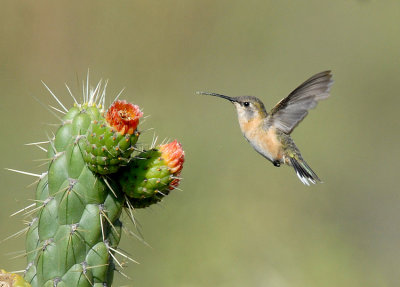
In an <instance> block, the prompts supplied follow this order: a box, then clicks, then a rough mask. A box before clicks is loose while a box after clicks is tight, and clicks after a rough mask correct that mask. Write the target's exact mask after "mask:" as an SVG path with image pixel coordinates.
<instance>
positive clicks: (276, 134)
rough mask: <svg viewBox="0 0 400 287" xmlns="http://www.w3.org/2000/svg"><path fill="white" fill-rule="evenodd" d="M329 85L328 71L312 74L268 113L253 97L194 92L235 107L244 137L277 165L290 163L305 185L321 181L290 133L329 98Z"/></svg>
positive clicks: (257, 99) (330, 84) (258, 100)
mask: <svg viewBox="0 0 400 287" xmlns="http://www.w3.org/2000/svg"><path fill="white" fill-rule="evenodd" d="M332 84H333V80H332V74H331V71H324V72H321V73H318V74H315V75H314V76H312V77H311V78H309V79H308V80H306V81H305V82H304V83H302V84H301V85H300V86H298V87H297V88H296V89H295V90H294V91H293V92H291V93H290V94H289V95H288V96H287V97H286V98H283V99H282V100H281V101H280V102H279V103H278V104H276V105H275V107H274V108H273V109H272V110H271V111H270V112H269V113H268V112H267V111H266V109H265V106H264V104H263V102H262V101H261V100H260V99H259V98H256V97H253V96H240V97H228V96H225V95H221V94H217V93H208V92H197V94H200V95H209V96H215V97H219V98H223V99H226V100H228V101H230V102H231V103H233V104H234V105H235V107H236V112H237V115H238V120H239V125H240V129H241V130H242V133H243V135H244V137H245V138H246V140H247V141H248V142H249V143H250V144H251V145H252V147H253V148H254V149H255V150H256V151H257V152H258V153H260V154H261V155H262V156H263V157H265V158H266V159H268V160H269V161H271V162H272V163H273V165H274V166H276V167H279V166H281V165H282V164H286V165H289V166H292V167H293V168H294V170H295V172H296V174H297V176H298V178H299V179H300V180H301V182H302V183H303V184H305V185H310V183H312V184H315V183H317V182H322V181H321V179H320V178H319V177H318V176H317V174H316V173H315V172H314V171H313V170H312V169H311V168H310V166H309V165H308V164H307V163H306V161H305V160H304V159H303V157H302V155H301V153H300V150H299V149H298V148H297V146H296V145H295V143H294V141H293V140H292V138H291V136H290V134H291V133H292V131H293V129H294V128H295V127H296V126H297V125H298V124H299V123H300V122H301V121H302V120H303V119H304V118H305V117H306V116H307V114H308V110H310V109H312V108H315V106H316V105H317V103H318V101H320V100H323V99H326V98H327V97H329V95H330V94H329V92H330V87H331V86H332Z"/></svg>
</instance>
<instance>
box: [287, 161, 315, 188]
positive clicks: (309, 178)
mask: <svg viewBox="0 0 400 287" xmlns="http://www.w3.org/2000/svg"><path fill="white" fill-rule="evenodd" d="M290 163H291V165H292V166H293V168H294V170H295V172H296V174H297V176H298V178H299V179H300V180H301V182H302V183H304V184H305V185H310V183H312V184H316V183H317V182H322V181H321V180H320V179H319V177H318V175H317V174H316V173H315V172H314V171H313V170H312V169H311V167H309V165H308V164H307V163H306V162H305V161H304V160H302V159H301V160H297V159H295V158H294V157H290Z"/></svg>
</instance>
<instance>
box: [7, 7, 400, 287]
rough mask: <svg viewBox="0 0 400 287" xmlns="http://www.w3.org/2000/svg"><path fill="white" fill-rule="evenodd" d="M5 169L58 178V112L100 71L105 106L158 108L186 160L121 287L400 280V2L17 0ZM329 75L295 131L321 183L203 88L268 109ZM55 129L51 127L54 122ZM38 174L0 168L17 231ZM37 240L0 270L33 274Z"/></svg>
mask: <svg viewBox="0 0 400 287" xmlns="http://www.w3.org/2000/svg"><path fill="white" fill-rule="evenodd" d="M1 6H2V8H1V10H0V38H1V40H0V87H1V103H0V117H1V120H0V125H1V127H0V129H1V131H2V136H1V138H2V141H1V142H0V148H1V150H2V151H3V152H2V156H1V160H0V163H1V164H0V166H1V167H9V168H16V169H22V170H27V171H31V172H35V173H41V172H43V171H44V168H45V167H44V166H39V165H40V164H42V162H40V161H33V160H35V159H43V158H45V156H44V153H43V152H41V151H40V150H39V149H36V148H34V147H28V146H24V145H23V144H24V143H29V142H34V141H40V140H43V139H46V133H51V131H52V130H54V128H55V127H54V126H52V124H55V123H57V121H58V120H57V118H56V117H54V116H53V115H52V114H50V113H49V112H48V111H46V110H45V109H44V108H43V107H42V106H41V105H40V104H39V103H38V102H37V101H36V100H35V99H34V97H36V98H37V99H38V100H39V101H40V102H42V103H44V104H52V105H57V104H56V103H55V101H54V100H53V99H52V98H51V97H50V95H49V93H48V92H47V91H46V89H45V88H44V87H43V85H42V84H41V82H40V81H41V80H43V81H45V82H46V84H47V85H48V86H49V87H50V88H51V89H52V90H53V91H54V92H55V94H57V95H58V96H59V97H60V98H61V99H62V100H63V102H64V103H65V104H66V105H68V106H70V105H71V104H72V99H71V97H69V96H68V92H67V90H66V89H65V86H64V83H68V84H69V85H70V86H71V89H72V90H73V91H74V93H75V94H76V95H80V87H79V86H78V85H77V78H78V79H79V80H80V81H81V80H82V79H85V77H86V72H87V69H88V68H90V77H91V79H92V83H93V84H95V83H96V82H97V81H98V80H99V79H100V78H103V79H110V83H109V88H108V99H109V101H111V100H112V99H113V98H114V97H115V95H116V94H117V93H118V92H119V91H120V90H121V89H122V88H123V87H126V90H125V92H124V94H123V96H122V98H124V99H127V100H129V101H132V102H134V103H136V104H139V105H140V106H141V107H142V108H143V110H144V112H145V114H146V115H151V117H149V118H148V119H147V120H146V122H145V123H144V124H142V125H141V127H142V129H149V128H154V130H149V131H148V132H147V133H145V136H144V137H143V138H142V142H144V141H148V142H150V140H151V138H152V137H153V133H155V134H156V135H158V136H159V138H160V139H164V138H170V139H174V138H177V139H179V140H180V141H181V142H182V143H183V145H184V148H185V151H186V159H187V160H186V163H185V167H184V172H183V177H184V181H183V183H182V185H181V187H182V189H183V190H184V191H182V192H180V191H176V192H174V193H173V194H172V195H170V196H169V197H168V198H166V199H165V200H164V201H163V203H162V205H161V206H155V207H152V208H148V209H146V210H140V211H137V213H136V216H137V217H138V220H139V221H140V223H141V224H142V227H143V228H142V230H143V234H144V237H145V239H146V241H147V242H148V243H149V244H150V245H151V246H152V248H149V247H147V246H145V245H143V244H142V243H140V242H139V241H138V240H135V239H132V238H130V237H128V236H126V235H124V239H123V241H122V245H121V247H122V248H123V249H125V250H127V251H128V252H130V253H131V254H132V256H133V257H134V258H135V259H136V260H137V261H139V262H140V263H141V264H140V265H130V266H129V267H128V268H127V269H125V270H124V271H123V272H124V273H126V274H127V275H128V276H129V277H131V278H132V280H127V279H125V278H124V277H122V276H121V275H118V274H116V276H115V277H116V279H115V286H185V287H197V286H268V287H269V286H271V287H288V286H296V287H297V286H400V275H399V266H400V248H399V247H400V242H399V239H400V227H399V226H400V225H399V221H400V220H399V219H400V194H399V188H398V177H399V176H398V172H399V170H400V165H399V159H400V151H399V150H400V149H399V140H400V136H399V131H400V122H399V116H398V113H399V107H400V95H399V88H400V80H399V78H400V16H399V15H400V2H399V1H398V0H391V1H390V0H387V1H385V0H383V1H372V0H371V1H357V0H353V1H351V0H339V1H320V0H313V1H287V0H282V1H209V0H203V1H192V0H182V1H63V2H60V1H9V0H6V1H3V2H2V5H1ZM325 69H332V70H333V74H334V78H335V84H334V86H333V88H332V96H331V98H329V99H328V100H326V101H324V102H322V103H320V104H319V106H318V108H317V109H316V110H313V111H311V113H310V114H309V116H308V117H307V118H306V119H305V120H304V121H303V122H302V123H301V124H300V126H299V127H298V128H297V129H296V130H295V132H294V134H293V137H294V139H295V141H296V143H297V145H298V146H299V147H300V149H301V151H302V153H303V156H304V157H305V159H306V160H307V161H308V163H309V164H310V165H311V167H313V169H314V170H315V171H316V172H317V174H318V175H319V176H320V177H321V178H322V179H323V180H324V182H325V183H324V184H320V185H316V186H312V187H307V186H303V185H302V184H301V182H300V181H299V180H298V178H297V177H296V175H295V173H294V172H293V170H291V169H290V168H288V167H281V168H279V169H278V168H274V167H273V166H272V164H271V163H269V162H267V161H266V160H265V159H264V158H262V157H261V156H260V155H258V154H257V153H256V152H255V151H253V150H252V148H251V147H250V146H249V144H248V143H247V142H246V141H245V140H244V138H243V137H242V135H241V133H240V130H239V127H238V123H237V119H236V114H235V112H234V108H233V106H232V105H231V104H229V103H228V102H225V101H223V100H220V99H217V98H211V97H205V96H197V95H195V94H194V92H195V91H197V90H205V91H214V92H219V93H225V94H228V95H231V96H238V95H253V96H258V97H260V98H261V99H262V100H263V101H264V103H265V104H266V106H267V108H268V109H270V108H271V107H272V106H273V105H274V104H275V103H276V102H277V101H278V100H280V99H281V98H282V97H284V96H286V95H287V94H288V93H289V92H290V91H291V90H293V89H294V88H295V87H297V85H299V84H300V83H301V82H303V81H304V80H306V79H307V78H308V77H309V76H311V75H312V74H314V73H317V72H320V71H322V70H325ZM49 124H50V125H49ZM33 180H34V179H33V178H31V177H28V176H23V175H18V174H14V173H11V172H8V171H6V170H2V171H0V183H1V186H0V192H1V203H0V227H1V236H2V238H5V237H7V236H8V235H10V234H12V233H14V232H16V231H18V230H20V229H22V227H23V223H22V218H21V217H16V218H10V217H9V215H10V214H11V213H13V212H14V211H16V210H18V209H20V208H22V207H24V206H26V205H28V204H30V203H31V201H29V199H32V198H33V196H34V187H33V186H30V187H28V188H26V186H27V185H29V184H30V183H32V181H33ZM23 249H24V238H23V236H22V237H21V238H18V239H14V240H10V241H6V242H4V243H2V244H0V267H2V268H6V269H8V270H20V269H24V268H25V258H18V259H11V258H12V257H15V253H13V252H14V251H21V250H23Z"/></svg>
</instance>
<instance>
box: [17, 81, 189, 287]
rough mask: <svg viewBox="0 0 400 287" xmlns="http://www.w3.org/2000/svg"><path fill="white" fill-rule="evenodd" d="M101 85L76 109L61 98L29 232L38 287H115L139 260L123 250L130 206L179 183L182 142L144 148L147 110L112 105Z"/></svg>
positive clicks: (30, 277)
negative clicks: (119, 273) (140, 145)
mask: <svg viewBox="0 0 400 287" xmlns="http://www.w3.org/2000/svg"><path fill="white" fill-rule="evenodd" d="M87 85H89V84H88V83H87ZM99 86H100V84H99V85H98V86H97V88H96V89H89V87H88V86H87V87H86V88H87V89H84V90H86V91H85V92H84V95H83V98H84V100H83V103H81V104H79V103H78V102H77V101H76V100H75V98H74V100H75V105H74V107H72V108H70V109H69V110H68V109H66V108H64V106H63V105H62V104H61V103H60V105H61V106H62V107H63V108H64V109H65V114H64V116H63V118H62V123H61V125H60V127H59V128H58V130H57V131H56V133H55V136H54V138H52V139H51V140H50V143H49V147H48V158H49V159H50V160H49V161H50V163H49V165H48V170H47V171H46V172H44V173H43V174H42V175H41V176H40V180H39V183H38V185H37V189H36V202H37V204H36V207H35V210H34V211H32V214H33V219H32V220H31V222H30V223H29V229H28V232H27V237H26V257H27V261H28V265H27V267H26V270H25V280H26V281H27V282H29V283H30V284H31V285H32V286H33V287H38V286H82V287H83V286H98V287H100V286H102V287H104V286H111V283H112V281H113V274H114V270H116V269H122V268H123V262H127V261H128V260H132V261H133V259H131V258H130V257H129V256H127V255H125V254H124V253H123V252H122V251H119V250H118V243H119V241H120V238H121V230H122V223H121V221H120V216H121V213H122V211H123V210H124V209H125V210H127V211H128V212H127V213H128V214H130V215H131V214H132V211H133V209H134V208H143V207H147V206H149V205H151V204H154V203H157V202H159V201H160V200H161V199H162V198H163V197H164V196H166V195H167V194H169V193H170V191H171V190H173V189H175V188H176V187H177V186H178V184H179V180H180V178H179V176H180V173H181V170H182V165H183V162H184V152H183V150H182V147H181V145H180V144H179V143H178V142H177V141H173V142H171V143H169V144H165V145H161V146H155V145H153V146H151V147H150V148H149V149H148V150H143V149H142V150H140V151H139V150H138V149H137V148H136V146H135V145H136V143H137V141H138V138H139V135H140V132H139V131H138V125H139V122H140V119H141V117H142V116H143V113H142V112H141V111H140V109H139V107H138V106H136V105H133V104H131V103H128V102H126V101H115V102H114V103H113V104H112V105H111V106H110V107H109V108H108V110H104V109H103V106H104V97H105V91H103V92H102V93H101V92H100V87H99ZM104 90H105V89H104ZM53 96H54V95H53ZM54 97H55V96H54ZM57 101H58V99H57ZM132 220H134V218H133V217H132Z"/></svg>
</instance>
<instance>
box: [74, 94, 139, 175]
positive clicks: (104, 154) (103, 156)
mask: <svg viewBox="0 0 400 287" xmlns="http://www.w3.org/2000/svg"><path fill="white" fill-rule="evenodd" d="M88 111H90V113H91V121H92V124H91V126H90V128H89V129H88V131H87V133H86V135H85V140H80V141H79V143H80V146H81V147H82V150H83V158H84V160H85V162H86V163H87V164H88V167H89V169H90V170H92V171H94V172H96V173H99V174H110V173H115V172H117V171H118V169H119V168H120V167H121V166H123V165H126V164H127V163H128V162H129V159H130V155H131V154H132V152H133V150H134V146H135V144H136V142H137V140H138V137H139V132H138V131H137V130H136V127H137V125H138V124H139V118H140V117H141V116H142V115H143V113H142V112H141V111H140V109H139V107H138V106H136V105H133V104H130V103H127V102H126V101H116V102H114V103H113V104H112V106H111V107H110V108H109V109H108V111H107V115H106V117H104V114H102V113H100V112H99V110H98V109H97V108H96V107H90V108H89V109H88ZM103 113H104V112H103Z"/></svg>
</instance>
